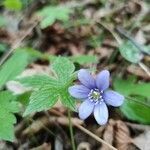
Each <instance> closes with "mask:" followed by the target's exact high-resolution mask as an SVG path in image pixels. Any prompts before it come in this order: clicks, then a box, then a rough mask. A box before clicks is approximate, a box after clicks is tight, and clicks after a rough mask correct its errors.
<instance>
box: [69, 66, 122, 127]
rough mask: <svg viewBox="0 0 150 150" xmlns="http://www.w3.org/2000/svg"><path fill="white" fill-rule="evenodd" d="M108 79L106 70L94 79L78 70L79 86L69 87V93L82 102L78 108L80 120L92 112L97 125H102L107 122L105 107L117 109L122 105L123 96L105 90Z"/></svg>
mask: <svg viewBox="0 0 150 150" xmlns="http://www.w3.org/2000/svg"><path fill="white" fill-rule="evenodd" d="M109 77H110V73H109V71H107V70H103V71H101V72H100V73H99V74H98V75H97V76H96V78H93V77H92V76H91V74H90V73H89V72H88V71H87V70H85V69H81V70H79V72H78V79H79V81H80V82H81V84H80V85H74V86H71V87H69V93H70V95H71V96H73V97H74V98H76V99H80V100H82V101H83V103H82V104H81V105H80V106H79V117H80V118H81V119H83V120H84V119H86V118H87V117H89V116H90V115H91V113H92V112H93V113H94V117H95V119H96V121H97V123H98V124H100V125H104V124H106V123H107V121H108V108H107V105H111V106H114V107H118V106H121V105H122V104H123V101H124V96H122V95H121V94H119V93H117V92H115V91H112V90H107V89H108V87H109Z"/></svg>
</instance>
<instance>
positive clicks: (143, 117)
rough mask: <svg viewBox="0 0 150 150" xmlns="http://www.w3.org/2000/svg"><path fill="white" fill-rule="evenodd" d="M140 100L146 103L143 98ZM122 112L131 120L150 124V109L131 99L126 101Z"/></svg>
mask: <svg viewBox="0 0 150 150" xmlns="http://www.w3.org/2000/svg"><path fill="white" fill-rule="evenodd" d="M137 98H139V97H137ZM140 100H141V101H144V100H143V99H142V98H141V99H140ZM121 111H122V112H123V113H124V115H125V116H127V117H128V118H129V119H130V120H134V121H138V122H141V123H150V115H149V114H150V107H148V106H145V105H141V104H140V103H137V102H135V101H133V100H130V99H126V100H125V102H124V104H123V106H121Z"/></svg>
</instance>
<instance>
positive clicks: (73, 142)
mask: <svg viewBox="0 0 150 150" xmlns="http://www.w3.org/2000/svg"><path fill="white" fill-rule="evenodd" d="M68 120H69V131H70V137H71V145H72V149H73V150H76V147H75V141H74V137H73V128H72V121H71V113H70V110H69V109H68Z"/></svg>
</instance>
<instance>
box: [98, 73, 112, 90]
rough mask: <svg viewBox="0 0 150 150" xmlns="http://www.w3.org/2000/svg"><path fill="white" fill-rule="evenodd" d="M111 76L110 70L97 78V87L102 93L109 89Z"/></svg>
mask: <svg viewBox="0 0 150 150" xmlns="http://www.w3.org/2000/svg"><path fill="white" fill-rule="evenodd" d="M109 76H110V73H109V71H108V70H103V71H101V72H100V73H99V74H98V75H97V76H96V86H97V88H98V89H99V90H100V91H103V90H106V89H107V88H108V87H109Z"/></svg>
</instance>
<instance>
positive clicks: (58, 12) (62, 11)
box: [38, 6, 72, 28]
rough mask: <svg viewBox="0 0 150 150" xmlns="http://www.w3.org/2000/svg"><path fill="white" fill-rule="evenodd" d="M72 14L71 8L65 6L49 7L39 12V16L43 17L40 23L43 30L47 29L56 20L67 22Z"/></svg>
mask: <svg viewBox="0 0 150 150" xmlns="http://www.w3.org/2000/svg"><path fill="white" fill-rule="evenodd" d="M71 12H72V10H71V9H70V8H67V7H63V6H47V7H44V8H43V9H42V10H40V11H39V12H38V15H39V16H40V17H42V21H41V23H40V26H41V28H46V27H48V26H50V25H52V24H53V23H54V22H55V21H56V20H59V21H67V20H68V19H69V15H70V13H71Z"/></svg>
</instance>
